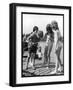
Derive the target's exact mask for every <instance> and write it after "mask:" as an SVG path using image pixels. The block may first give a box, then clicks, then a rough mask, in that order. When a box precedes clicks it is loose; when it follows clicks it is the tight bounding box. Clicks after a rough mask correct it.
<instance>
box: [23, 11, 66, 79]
mask: <svg viewBox="0 0 73 90" xmlns="http://www.w3.org/2000/svg"><path fill="white" fill-rule="evenodd" d="M63 26H64V15H62V14H59V15H57V14H49V13H47V14H46V15H44V14H42V13H24V12H22V32H23V33H22V77H25V76H27V77H28V76H49V75H50V76H52V75H64V58H63V56H64V55H63V54H64V53H63V52H64V49H63V48H64V42H63V41H64V35H63V34H64V30H63V29H64V27H63Z"/></svg>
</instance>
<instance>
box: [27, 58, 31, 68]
mask: <svg viewBox="0 0 73 90" xmlns="http://www.w3.org/2000/svg"><path fill="white" fill-rule="evenodd" d="M29 60H30V57H28V58H27V65H26V69H28V64H29Z"/></svg>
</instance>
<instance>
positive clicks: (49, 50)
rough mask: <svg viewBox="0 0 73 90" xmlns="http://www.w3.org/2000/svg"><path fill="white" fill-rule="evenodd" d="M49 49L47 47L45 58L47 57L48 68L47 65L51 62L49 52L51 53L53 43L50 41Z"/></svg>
mask: <svg viewBox="0 0 73 90" xmlns="http://www.w3.org/2000/svg"><path fill="white" fill-rule="evenodd" d="M50 44H51V45H50V47H49V49H48V55H47V57H48V67H49V64H50V60H51V56H50V55H51V51H52V47H53V42H52V41H51V42H50Z"/></svg>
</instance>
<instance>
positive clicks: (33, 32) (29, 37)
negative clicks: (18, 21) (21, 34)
mask: <svg viewBox="0 0 73 90" xmlns="http://www.w3.org/2000/svg"><path fill="white" fill-rule="evenodd" d="M34 34H35V32H33V33H31V34H30V36H28V37H27V40H26V41H27V42H28V41H29V39H30V38H31V37H32V36H33V35H34Z"/></svg>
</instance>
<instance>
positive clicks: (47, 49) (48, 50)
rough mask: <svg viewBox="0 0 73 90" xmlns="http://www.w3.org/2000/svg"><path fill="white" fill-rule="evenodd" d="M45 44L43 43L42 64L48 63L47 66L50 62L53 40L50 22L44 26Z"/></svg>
mask: <svg viewBox="0 0 73 90" xmlns="http://www.w3.org/2000/svg"><path fill="white" fill-rule="evenodd" d="M46 31H47V33H46V36H47V38H46V44H45V51H44V64H45V63H48V67H49V64H50V55H51V51H52V46H53V42H54V33H53V31H52V27H51V24H48V25H47V26H46Z"/></svg>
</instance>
